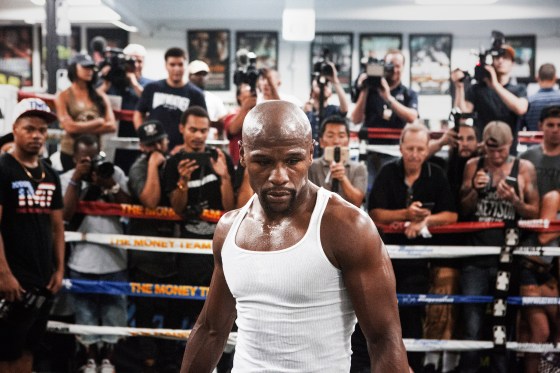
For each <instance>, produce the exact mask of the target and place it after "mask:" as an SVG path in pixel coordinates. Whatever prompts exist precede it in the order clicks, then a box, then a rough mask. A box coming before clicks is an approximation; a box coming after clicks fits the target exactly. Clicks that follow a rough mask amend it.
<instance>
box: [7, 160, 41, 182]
mask: <svg viewBox="0 0 560 373" xmlns="http://www.w3.org/2000/svg"><path fill="white" fill-rule="evenodd" d="M12 156H13V157H14V159H15V160H16V161H17V163H19V165H20V166H21V168H23V171H25V174H26V175H27V177H29V178H30V179H31V180H33V181H34V182H36V183H40V182H41V181H43V180H44V179H45V176H46V174H45V167H43V163H42V162H41V160H40V159H39V160H38V163H39V167H41V178H39V179H36V178H34V177H33V175H32V174H31V172H30V171H29V169H28V168H27V167H25V165H24V164H23V163H21V162H20V160H19V159H17V158H16V157H15V156H14V155H13V154H12Z"/></svg>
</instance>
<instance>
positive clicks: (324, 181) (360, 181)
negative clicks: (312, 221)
mask: <svg viewBox="0 0 560 373" xmlns="http://www.w3.org/2000/svg"><path fill="white" fill-rule="evenodd" d="M349 136H350V131H349V129H348V123H347V122H346V119H345V118H343V117H340V116H336V115H333V116H330V117H327V118H325V120H324V121H323V123H322V124H321V128H320V132H319V144H320V146H321V148H323V151H324V152H325V154H324V155H323V156H322V157H320V158H316V159H314V160H313V164H312V165H311V167H310V168H309V180H310V181H311V182H313V183H314V184H317V185H319V186H322V187H324V188H325V189H327V190H330V191H333V192H336V193H338V194H340V196H341V197H342V198H344V199H345V200H347V201H348V202H350V203H352V204H354V205H356V206H358V207H360V205H361V204H362V202H363V201H364V196H365V194H366V188H367V168H366V166H365V165H364V164H361V163H358V162H354V161H351V160H349V159H344V158H346V157H345V156H344V155H343V154H340V153H345V151H344V150H342V149H348V142H349ZM337 147H338V150H336V148H337ZM327 148H329V149H330V150H332V152H333V157H332V159H331V157H330V155H329V154H330V153H331V152H330V151H329V149H327ZM336 152H338V153H339V154H338V157H337V156H336V155H334V153H336ZM346 154H347V153H346Z"/></svg>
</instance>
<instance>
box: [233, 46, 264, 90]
mask: <svg viewBox="0 0 560 373" xmlns="http://www.w3.org/2000/svg"><path fill="white" fill-rule="evenodd" d="M235 60H236V63H237V70H236V71H235V74H233V83H234V84H235V85H237V86H239V85H241V84H248V85H249V87H251V92H253V93H256V92H257V80H258V79H259V76H260V75H261V71H260V70H259V69H257V55H256V54H255V53H253V52H249V51H248V50H247V49H240V50H238V51H237V53H236V54H235Z"/></svg>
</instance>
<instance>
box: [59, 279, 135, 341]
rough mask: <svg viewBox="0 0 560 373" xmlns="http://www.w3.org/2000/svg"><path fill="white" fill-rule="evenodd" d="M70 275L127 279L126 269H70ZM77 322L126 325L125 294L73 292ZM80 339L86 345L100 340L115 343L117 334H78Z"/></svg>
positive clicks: (81, 323) (117, 338)
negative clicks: (112, 270) (116, 270)
mask: <svg viewBox="0 0 560 373" xmlns="http://www.w3.org/2000/svg"><path fill="white" fill-rule="evenodd" d="M69 276H70V278H71V279H76V280H90V281H127V274H126V271H119V272H113V273H106V274H100V275H98V274H93V273H81V272H76V271H73V270H70V273H69ZM72 298H73V299H74V309H75V311H76V324H80V325H100V326H126V325H127V311H126V297H125V296H124V295H109V294H85V293H83V294H80V293H72ZM77 338H78V341H79V342H80V343H82V344H83V345H85V346H89V345H92V344H95V343H98V342H105V343H111V344H115V343H117V341H118V340H119V336H116V335H101V334H96V335H78V336H77Z"/></svg>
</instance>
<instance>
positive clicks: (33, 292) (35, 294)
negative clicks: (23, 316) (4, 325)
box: [0, 289, 49, 320]
mask: <svg viewBox="0 0 560 373" xmlns="http://www.w3.org/2000/svg"><path fill="white" fill-rule="evenodd" d="M48 297H49V294H48V292H47V291H46V290H40V289H30V290H27V291H26V292H25V293H23V296H22V298H21V299H20V300H17V301H14V302H8V301H7V300H6V299H0V320H4V319H7V318H8V317H9V316H10V315H11V314H12V313H14V312H21V311H22V310H32V311H37V310H39V309H40V308H41V307H42V306H43V304H44V303H45V301H46V300H47V298H48Z"/></svg>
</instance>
